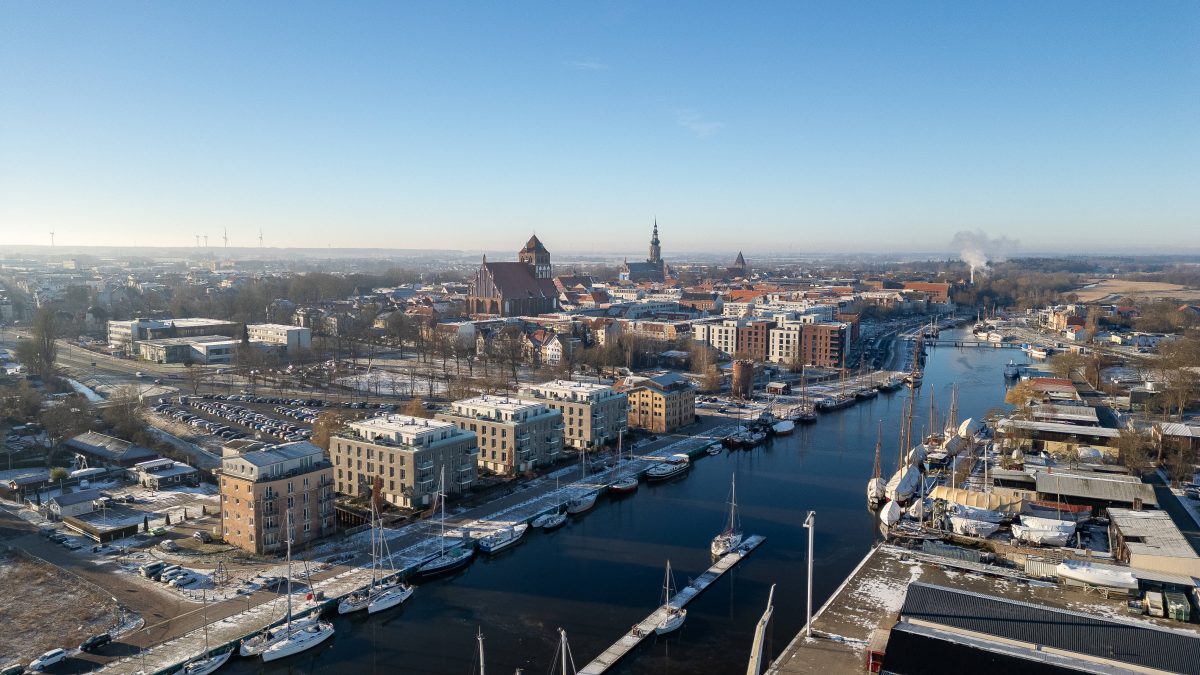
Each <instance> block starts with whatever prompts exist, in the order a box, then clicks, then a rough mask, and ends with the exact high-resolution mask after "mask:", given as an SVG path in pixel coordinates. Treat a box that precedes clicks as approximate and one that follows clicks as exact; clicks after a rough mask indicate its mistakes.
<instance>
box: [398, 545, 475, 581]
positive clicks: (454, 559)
mask: <svg viewBox="0 0 1200 675" xmlns="http://www.w3.org/2000/svg"><path fill="white" fill-rule="evenodd" d="M474 558H475V556H474V554H473V552H472V551H470V550H466V549H464V550H463V551H462V552H460V553H453V554H452V553H450V552H446V553H443V554H442V555H440V556H438V557H436V558H434V559H433V560H430V561H429V562H427V563H425V564H424V565H421V567H419V568H418V569H417V571H416V572H414V573H413V578H414V579H433V578H434V577H440V576H442V575H443V574H450V573H451V572H457V571H458V570H461V569H463V568H464V567H466V566H467V565H470V564H471V561H472V560H473V559H474Z"/></svg>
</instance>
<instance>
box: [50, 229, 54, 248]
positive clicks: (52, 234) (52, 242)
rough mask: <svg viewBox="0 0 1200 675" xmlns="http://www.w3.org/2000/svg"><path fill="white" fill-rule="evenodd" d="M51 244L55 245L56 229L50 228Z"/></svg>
mask: <svg viewBox="0 0 1200 675" xmlns="http://www.w3.org/2000/svg"><path fill="white" fill-rule="evenodd" d="M50 245H51V246H54V230H50Z"/></svg>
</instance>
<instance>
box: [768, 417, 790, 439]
mask: <svg viewBox="0 0 1200 675" xmlns="http://www.w3.org/2000/svg"><path fill="white" fill-rule="evenodd" d="M771 429H773V430H774V431H775V435H776V436H787V435H788V434H790V433H792V432H793V431H795V430H796V423H795V422H793V421H791V420H780V421H779V422H776V423H775V424H773V425H771Z"/></svg>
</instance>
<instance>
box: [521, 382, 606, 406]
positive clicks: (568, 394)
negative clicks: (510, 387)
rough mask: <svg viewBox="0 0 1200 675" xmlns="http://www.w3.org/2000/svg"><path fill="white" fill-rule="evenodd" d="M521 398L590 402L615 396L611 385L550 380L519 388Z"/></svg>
mask: <svg viewBox="0 0 1200 675" xmlns="http://www.w3.org/2000/svg"><path fill="white" fill-rule="evenodd" d="M520 393H521V395H522V396H538V397H547V398H554V399H566V400H571V401H582V400H591V399H596V398H604V397H606V396H610V395H615V394H616V392H615V391H613V388H612V385H608V384H599V383H596V382H575V381H574V380H551V381H549V382H543V383H541V384H529V385H525V386H524V387H521V392H520Z"/></svg>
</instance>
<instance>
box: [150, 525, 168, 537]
mask: <svg viewBox="0 0 1200 675" xmlns="http://www.w3.org/2000/svg"><path fill="white" fill-rule="evenodd" d="M166 533H167V528H165V527H156V528H154V529H153V530H150V534H152V535H154V536H156V537H161V536H163V535H164V534H166Z"/></svg>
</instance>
